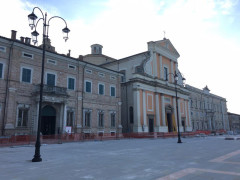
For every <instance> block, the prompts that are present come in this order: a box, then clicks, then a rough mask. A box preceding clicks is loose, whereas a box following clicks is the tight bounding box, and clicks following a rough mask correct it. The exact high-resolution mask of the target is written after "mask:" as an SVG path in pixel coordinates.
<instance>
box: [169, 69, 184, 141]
mask: <svg viewBox="0 0 240 180" xmlns="http://www.w3.org/2000/svg"><path fill="white" fill-rule="evenodd" d="M170 74H171V75H173V77H174V84H175V93H176V111H177V126H178V142H177V143H182V141H181V133H180V129H179V117H178V95H177V82H178V76H179V75H181V77H182V74H181V73H180V72H178V73H177V72H176V71H175V74H173V73H168V74H167V77H168V75H170ZM185 80H186V79H185V78H184V77H183V78H182V81H183V84H184V83H185ZM166 81H168V79H167V78H166Z"/></svg>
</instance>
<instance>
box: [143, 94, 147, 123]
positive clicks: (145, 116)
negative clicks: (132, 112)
mask: <svg viewBox="0 0 240 180" xmlns="http://www.w3.org/2000/svg"><path fill="white" fill-rule="evenodd" d="M142 98H143V109H142V111H143V125H144V126H146V125H147V114H146V94H145V91H143V93H142Z"/></svg>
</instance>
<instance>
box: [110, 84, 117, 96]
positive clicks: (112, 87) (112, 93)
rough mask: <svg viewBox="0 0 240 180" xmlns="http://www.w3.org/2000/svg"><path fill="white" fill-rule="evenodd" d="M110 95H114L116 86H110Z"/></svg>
mask: <svg viewBox="0 0 240 180" xmlns="http://www.w3.org/2000/svg"><path fill="white" fill-rule="evenodd" d="M110 96H113V97H115V96H116V88H115V87H114V86H111V87H110Z"/></svg>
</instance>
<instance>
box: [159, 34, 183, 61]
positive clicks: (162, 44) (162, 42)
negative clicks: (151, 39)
mask: <svg viewBox="0 0 240 180" xmlns="http://www.w3.org/2000/svg"><path fill="white" fill-rule="evenodd" d="M155 44H156V46H158V47H160V48H163V49H165V50H168V51H169V52H170V53H171V54H174V55H175V56H178V57H179V56H180V54H179V53H178V52H177V50H176V48H175V47H174V46H173V44H172V43H171V41H170V40H169V39H166V38H165V39H163V40H160V41H155Z"/></svg>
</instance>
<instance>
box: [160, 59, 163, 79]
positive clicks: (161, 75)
mask: <svg viewBox="0 0 240 180" xmlns="http://www.w3.org/2000/svg"><path fill="white" fill-rule="evenodd" d="M159 61H160V63H159V64H160V79H163V68H162V56H160V57H159Z"/></svg>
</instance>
